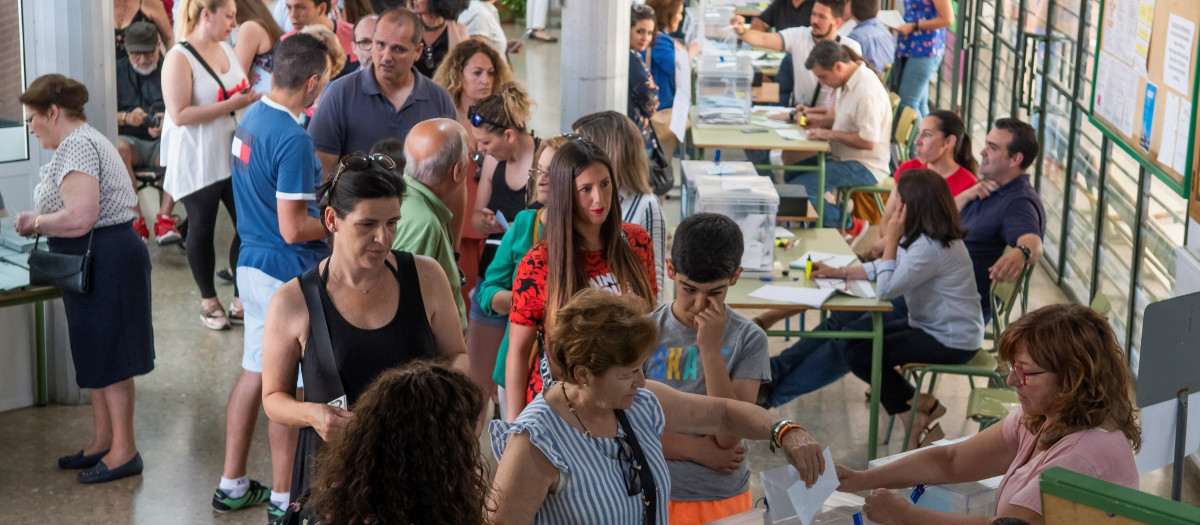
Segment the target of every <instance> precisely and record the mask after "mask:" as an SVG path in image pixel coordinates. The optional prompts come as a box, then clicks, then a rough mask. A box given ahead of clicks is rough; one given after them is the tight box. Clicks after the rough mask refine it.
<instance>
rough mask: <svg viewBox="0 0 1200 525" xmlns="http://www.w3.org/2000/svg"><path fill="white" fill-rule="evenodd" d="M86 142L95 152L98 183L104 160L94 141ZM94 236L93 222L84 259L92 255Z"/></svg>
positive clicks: (97, 220) (97, 218)
mask: <svg viewBox="0 0 1200 525" xmlns="http://www.w3.org/2000/svg"><path fill="white" fill-rule="evenodd" d="M87 141H88V144H91V145H92V149H93V150H95V152H96V180H97V181H100V179H101V178H102V177H103V176H104V159H103V158H101V157H100V147H99V146H96V143H95V142H94V141H92V139H87ZM96 222H100V216H99V215H97V216H96ZM95 236H96V223H95V222H93V223H92V231H90V232H88V246H87V252H85V253H84V254H83V256H84V257H91V255H92V237H95ZM36 243H37V241H34V244H36Z"/></svg>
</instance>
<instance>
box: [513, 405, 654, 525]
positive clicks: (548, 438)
mask: <svg viewBox="0 0 1200 525" xmlns="http://www.w3.org/2000/svg"><path fill="white" fill-rule="evenodd" d="M625 415H626V416H628V417H629V424H630V425H631V426H632V427H633V431H634V433H636V434H637V440H638V443H639V444H640V445H641V447H642V453H643V454H645V455H646V461H647V462H648V463H649V464H650V465H649V467H650V472H651V474H653V476H654V483H655V485H656V489H657V498H658V505H657V509H656V511H657V517H658V519H657V523H661V524H666V523H667V510H668V499H669V497H670V494H671V479H670V478H671V477H670V475H668V474H667V472H668V471H667V462H666V460H665V459H664V458H663V452H662V434H663V427H664V419H663V412H662V405H659V404H658V398H657V397H655V396H654V394H653V393H651V392H650V391H649V390H646V389H644V388H642V389H638V392H637V395H636V397H635V398H634V400H633V406H632V407H630V408H629V409H628V410H626V411H625ZM525 431H528V432H529V436H530V441H531V442H532V443H533V446H535V447H537V449H538V450H539V451H541V452H542V453H543V454H545V455H546V458H547V459H549V460H550V463H552V464H553V465H554V467H555V468H557V469H558V470H559V478H558V487H557V489H556V490H555V492H553V493H551V494H548V495H546V500H545V501H543V502H542V507H541V508H540V509H538V512H537V514H536V515H535V516H534V518H533V522H534V523H536V524H568V523H570V524H575V523H578V524H590V523H595V524H614V525H623V524H627V525H638V524H640V523H642V509H643V504H642V497H641V495H640V494H639V495H635V496H630V495H629V493H628V492H627V491H626V489H625V480H624V478H623V477H622V476H621V465H620V463H619V462H618V461H617V460H615V459H613V458H615V457H617V442H616V440H613V439H611V438H589V437H587V436H586V435H584V433H583V432H580V431H578V430H576V429H575V428H574V427H572V426H571V425H569V424H567V422H566V421H564V420H563V419H562V418H561V417H559V416H558V414H557V413H556V412H555V411H554V408H552V407H551V406H550V405H549V404H548V403H546V401H545V400H544V399H543V398H542V395H541V394H538V396H537V397H536V398H534V400H533V402H532V403H530V404H529V406H527V407H525V410H524V411H522V412H521V415H520V416H518V417H517V420H516V422H514V423H504V422H502V421H492V423H491V427H490V428H489V432H490V433H491V436H492V452H494V453H495V454H496V457H497V458H500V459H501V460H503V459H502V458H503V456H504V449H505V447H507V446H508V438H509V436H510V435H512V434H519V433H521V432H525ZM618 433H619V434H620V435H624V431H623V430H621V429H620V427H618Z"/></svg>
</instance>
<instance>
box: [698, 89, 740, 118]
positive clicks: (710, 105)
mask: <svg viewBox="0 0 1200 525" xmlns="http://www.w3.org/2000/svg"><path fill="white" fill-rule="evenodd" d="M699 98H700V101H699V103H697V104H696V117H697V118H698V119H700V122H703V123H705V124H731V125H737V124H746V123H749V122H750V118H749V115H747V114H746V106H745V105H744V102H745V99H743V98H741V97H737V96H734V95H706V96H702V97H699Z"/></svg>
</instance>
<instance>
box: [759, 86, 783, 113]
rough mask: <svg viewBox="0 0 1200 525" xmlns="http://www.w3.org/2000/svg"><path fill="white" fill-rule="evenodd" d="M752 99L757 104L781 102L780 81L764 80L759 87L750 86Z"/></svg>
mask: <svg viewBox="0 0 1200 525" xmlns="http://www.w3.org/2000/svg"><path fill="white" fill-rule="evenodd" d="M750 100H751V101H753V102H754V103H755V104H774V103H776V102H779V83H778V82H763V83H762V85H761V86H759V87H756V88H750ZM784 109H787V108H784Z"/></svg>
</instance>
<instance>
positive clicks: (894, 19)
mask: <svg viewBox="0 0 1200 525" xmlns="http://www.w3.org/2000/svg"><path fill="white" fill-rule="evenodd" d="M875 19H876V20H879V22H880V23H881V24H883V25H885V26H887V27H890V28H892V29H896V28H898V27H900V26H902V25H904V15H902V14H900V11H896V10H894V9H889V10H887V11H880V12H879V14H877V15H875Z"/></svg>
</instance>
